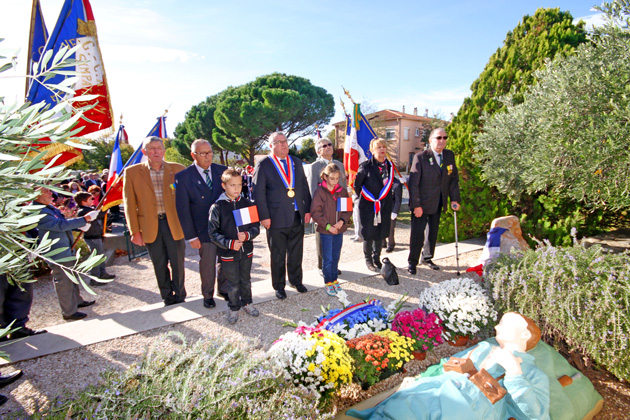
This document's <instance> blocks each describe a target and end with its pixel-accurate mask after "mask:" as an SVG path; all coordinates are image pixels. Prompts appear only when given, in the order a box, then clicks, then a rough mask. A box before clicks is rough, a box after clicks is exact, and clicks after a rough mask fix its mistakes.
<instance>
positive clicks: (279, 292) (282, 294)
mask: <svg viewBox="0 0 630 420" xmlns="http://www.w3.org/2000/svg"><path fill="white" fill-rule="evenodd" d="M276 297H277V298H278V299H286V298H287V292H285V291H284V290H276Z"/></svg>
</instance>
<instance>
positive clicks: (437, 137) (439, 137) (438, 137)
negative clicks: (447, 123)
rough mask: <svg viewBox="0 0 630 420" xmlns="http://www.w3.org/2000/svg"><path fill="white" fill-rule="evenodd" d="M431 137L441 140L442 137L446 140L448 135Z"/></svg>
mask: <svg viewBox="0 0 630 420" xmlns="http://www.w3.org/2000/svg"><path fill="white" fill-rule="evenodd" d="M433 138H434V139H436V140H442V139H444V140H447V139H448V136H435V137H433Z"/></svg>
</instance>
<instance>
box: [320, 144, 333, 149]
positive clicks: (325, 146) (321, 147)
mask: <svg viewBox="0 0 630 420" xmlns="http://www.w3.org/2000/svg"><path fill="white" fill-rule="evenodd" d="M327 147H332V143H328V144H322V145H321V146H320V147H319V148H320V149H325V148H327Z"/></svg>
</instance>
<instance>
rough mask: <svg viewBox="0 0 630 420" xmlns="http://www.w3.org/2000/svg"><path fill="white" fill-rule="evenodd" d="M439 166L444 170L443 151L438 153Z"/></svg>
mask: <svg viewBox="0 0 630 420" xmlns="http://www.w3.org/2000/svg"><path fill="white" fill-rule="evenodd" d="M438 166H439V167H440V171H441V170H442V153H439V154H438Z"/></svg>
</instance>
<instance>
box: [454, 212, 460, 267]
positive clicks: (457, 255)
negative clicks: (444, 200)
mask: <svg viewBox="0 0 630 420" xmlns="http://www.w3.org/2000/svg"><path fill="white" fill-rule="evenodd" d="M453 217H454V221H455V259H456V261H457V275H458V276H459V246H458V245H459V242H458V240H457V212H456V211H455V209H453Z"/></svg>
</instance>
